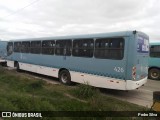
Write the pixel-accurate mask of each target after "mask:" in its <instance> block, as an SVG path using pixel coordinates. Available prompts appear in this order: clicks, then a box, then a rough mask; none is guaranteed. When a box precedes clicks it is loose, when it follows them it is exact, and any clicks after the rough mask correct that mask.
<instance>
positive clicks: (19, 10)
mask: <svg viewBox="0 0 160 120" xmlns="http://www.w3.org/2000/svg"><path fill="white" fill-rule="evenodd" d="M38 1H40V0H35V1H33V2H31V3H29V4H28V5H26V6H24V7H22V8H20V9H18V10H16V11H14V12H13V13H11V14H9V15H7V16H5V17H4V18H7V17H10V16H12V15H14V14H16V13H18V12H21V11H22V10H24V9H26V8H28V7H30V6H31V5H33V4H35V3H37V2H38Z"/></svg>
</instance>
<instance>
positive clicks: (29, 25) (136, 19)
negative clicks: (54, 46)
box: [0, 0, 160, 42]
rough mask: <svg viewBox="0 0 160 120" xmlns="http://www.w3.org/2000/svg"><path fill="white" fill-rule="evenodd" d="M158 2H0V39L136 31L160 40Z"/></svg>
mask: <svg viewBox="0 0 160 120" xmlns="http://www.w3.org/2000/svg"><path fill="white" fill-rule="evenodd" d="M159 9H160V0H0V39H2V40H9V39H19V38H31V37H50V36H62V35H73V34H74V35H75V34H88V33H104V32H114V31H126V30H138V31H142V32H144V33H146V34H148V35H149V37H150V41H151V42H152V41H155V40H158V41H160V12H159V11H160V10H159Z"/></svg>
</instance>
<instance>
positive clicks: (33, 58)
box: [7, 31, 149, 90]
mask: <svg viewBox="0 0 160 120" xmlns="http://www.w3.org/2000/svg"><path fill="white" fill-rule="evenodd" d="M148 56H149V37H148V35H146V34H145V33H143V32H140V31H121V32H111V33H96V34H88V35H73V36H58V37H42V38H29V39H18V40H10V41H9V42H8V45H7V65H8V66H10V67H15V68H16V69H17V70H18V71H19V70H25V71H30V72H35V73H38V74H43V75H47V76H52V77H56V78H59V80H60V81H61V82H62V83H63V84H66V85H69V84H71V82H76V83H82V84H89V85H91V86H94V87H99V88H109V89H118V90H134V89H136V88H139V87H140V86H142V85H144V84H145V83H146V82H147V76H148Z"/></svg>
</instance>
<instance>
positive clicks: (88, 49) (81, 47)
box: [72, 39, 94, 57]
mask: <svg viewBox="0 0 160 120" xmlns="http://www.w3.org/2000/svg"><path fill="white" fill-rule="evenodd" d="M93 49H94V40H93V39H76V40H73V50H72V55H73V56H77V57H93Z"/></svg>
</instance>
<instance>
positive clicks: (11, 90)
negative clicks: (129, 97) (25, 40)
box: [0, 67, 146, 120]
mask: <svg viewBox="0 0 160 120" xmlns="http://www.w3.org/2000/svg"><path fill="white" fill-rule="evenodd" d="M145 109H146V108H144V107H142V106H138V105H135V104H132V103H128V102H124V101H120V100H117V99H114V98H112V97H109V96H107V95H104V94H103V93H101V92H100V91H99V90H97V89H95V88H93V87H90V86H89V85H76V86H64V85H62V84H58V85H53V84H49V83H47V82H45V81H42V80H41V79H36V78H31V77H27V76H24V75H23V74H21V73H17V72H16V71H14V70H6V69H3V68H2V67H0V111H143V110H145ZM8 119H9V118H8ZM8 119H7V120H8ZM16 119H18V118H16ZM43 119H56V120H59V119H62V120H70V119H75V118H74V117H64V118H56V117H55V118H43ZM77 119H80V120H81V119H84V118H81V117H80V118H77ZM85 119H87V120H97V119H100V120H101V119H102V120H103V119H104V120H115V119H119V120H127V119H130V118H92V117H88V118H85ZM136 119H140V118H136Z"/></svg>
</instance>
